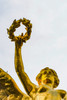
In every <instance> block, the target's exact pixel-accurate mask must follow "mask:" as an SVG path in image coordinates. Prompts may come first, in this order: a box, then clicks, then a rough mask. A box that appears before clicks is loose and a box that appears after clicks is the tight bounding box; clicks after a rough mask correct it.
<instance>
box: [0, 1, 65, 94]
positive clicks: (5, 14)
mask: <svg viewBox="0 0 67 100" xmlns="http://www.w3.org/2000/svg"><path fill="white" fill-rule="evenodd" d="M23 17H25V18H27V19H30V20H31V23H32V24H33V28H32V34H31V38H30V40H29V41H27V43H26V44H24V45H23V48H22V55H23V62H24V66H25V71H26V72H27V74H28V76H29V77H30V79H31V81H32V82H34V83H35V84H37V82H36V81H35V77H36V75H37V74H38V73H39V71H40V70H41V69H43V68H45V67H47V66H48V67H50V68H52V69H54V70H56V72H57V74H58V76H59V79H60V84H59V86H58V88H59V89H64V90H67V80H66V79H67V78H66V77H67V0H0V67H1V68H2V69H4V70H5V71H6V72H7V71H8V73H9V74H10V75H11V76H12V77H13V78H14V80H15V81H16V83H17V84H18V86H19V87H20V88H21V90H22V91H23V92H24V93H25V91H24V89H23V86H22V85H21V83H20V81H19V79H18V76H17V75H16V73H15V69H14V43H12V42H11V41H10V39H9V38H8V35H7V30H6V29H7V28H9V26H10V25H11V24H12V22H13V20H14V19H20V18H23ZM23 28H24V27H23ZM17 30H18V32H19V33H21V32H24V29H23V30H22V31H21V29H20V28H18V29H17Z"/></svg>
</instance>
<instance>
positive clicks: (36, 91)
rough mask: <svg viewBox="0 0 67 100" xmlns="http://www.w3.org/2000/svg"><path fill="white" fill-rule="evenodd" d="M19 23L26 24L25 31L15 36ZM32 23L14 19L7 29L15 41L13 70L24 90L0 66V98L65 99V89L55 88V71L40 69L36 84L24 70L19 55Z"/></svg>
mask: <svg viewBox="0 0 67 100" xmlns="http://www.w3.org/2000/svg"><path fill="white" fill-rule="evenodd" d="M20 23H22V24H23V25H25V26H26V30H27V32H26V33H25V35H23V33H22V34H21V35H19V36H15V35H14V32H15V31H16V28H18V27H19V26H20ZM31 28H32V24H31V23H30V21H29V20H27V19H25V18H23V19H20V20H17V21H16V20H14V21H13V23H12V25H11V26H10V28H9V29H7V32H8V35H9V38H10V39H11V41H14V42H15V70H16V73H17V75H18V77H19V79H20V81H21V83H22V85H23V86H24V89H25V90H26V94H24V93H23V92H22V91H21V90H20V89H19V87H18V86H17V84H16V83H15V81H14V80H13V78H12V77H11V76H10V75H9V74H8V73H6V72H5V71H3V70H2V69H1V68H0V100H67V93H66V91H65V90H59V89H55V88H56V87H57V86H58V85H59V78H58V76H57V73H56V72H55V71H54V70H53V69H50V68H48V67H46V68H44V69H42V70H41V71H40V73H39V74H38V75H37V77H36V80H37V82H38V84H39V85H38V86H37V85H35V84H34V83H32V82H31V80H30V79H29V77H28V75H27V74H26V72H25V70H24V64H23V60H22V55H21V48H22V46H23V43H24V42H26V41H27V40H28V39H30V35H31Z"/></svg>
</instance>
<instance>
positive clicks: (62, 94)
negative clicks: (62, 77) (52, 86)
mask: <svg viewBox="0 0 67 100" xmlns="http://www.w3.org/2000/svg"><path fill="white" fill-rule="evenodd" d="M56 91H57V92H58V93H59V94H60V96H61V97H62V98H64V97H65V95H66V91H64V90H56Z"/></svg>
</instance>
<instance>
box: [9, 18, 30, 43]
mask: <svg viewBox="0 0 67 100" xmlns="http://www.w3.org/2000/svg"><path fill="white" fill-rule="evenodd" d="M20 23H22V24H23V25H25V26H26V28H25V29H26V33H25V34H24V35H23V33H21V35H19V36H15V35H14V32H15V31H16V28H18V27H20ZM31 28H32V24H31V23H30V20H28V19H26V18H23V19H19V20H16V19H15V20H14V21H13V23H12V25H11V26H10V27H9V29H7V33H8V35H9V38H10V39H11V41H17V40H21V41H22V42H26V41H27V40H28V39H30V36H31Z"/></svg>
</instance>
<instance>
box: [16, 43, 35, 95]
mask: <svg viewBox="0 0 67 100" xmlns="http://www.w3.org/2000/svg"><path fill="white" fill-rule="evenodd" d="M15 70H16V73H17V75H18V76H19V78H20V80H21V83H22V84H23V86H24V88H25V90H26V92H27V94H30V92H31V91H32V90H33V89H35V88H36V85H35V84H33V83H32V82H31V81H30V79H29V77H28V75H27V74H26V73H25V71H24V65H23V61H22V55H21V45H20V44H19V43H18V42H15Z"/></svg>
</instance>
